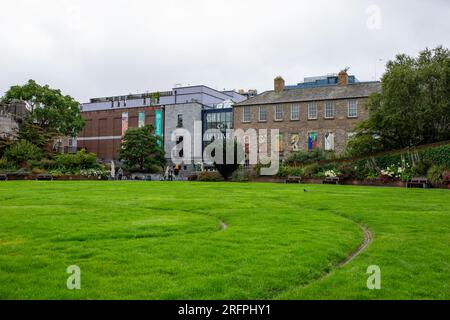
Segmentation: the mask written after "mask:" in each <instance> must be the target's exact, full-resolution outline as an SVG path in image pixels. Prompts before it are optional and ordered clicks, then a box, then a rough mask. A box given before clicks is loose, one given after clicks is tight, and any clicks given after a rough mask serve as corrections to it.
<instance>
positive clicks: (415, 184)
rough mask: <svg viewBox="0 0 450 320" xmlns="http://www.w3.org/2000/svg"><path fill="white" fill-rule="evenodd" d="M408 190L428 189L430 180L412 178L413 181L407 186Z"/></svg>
mask: <svg viewBox="0 0 450 320" xmlns="http://www.w3.org/2000/svg"><path fill="white" fill-rule="evenodd" d="M406 187H407V188H423V189H425V188H428V179H427V178H422V177H419V178H412V179H411V181H409V182H408V183H407V184H406Z"/></svg>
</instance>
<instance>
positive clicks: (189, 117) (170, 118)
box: [164, 102, 211, 172]
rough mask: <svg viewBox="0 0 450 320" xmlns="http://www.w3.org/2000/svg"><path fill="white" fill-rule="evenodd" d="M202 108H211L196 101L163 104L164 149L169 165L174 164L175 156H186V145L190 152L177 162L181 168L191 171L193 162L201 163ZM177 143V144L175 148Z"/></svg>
mask: <svg viewBox="0 0 450 320" xmlns="http://www.w3.org/2000/svg"><path fill="white" fill-rule="evenodd" d="M204 108H209V109H211V107H207V106H203V105H202V104H200V103H197V102H194V103H185V104H173V105H166V106H164V115H165V116H164V119H165V121H164V137H165V138H164V151H165V153H166V160H167V162H168V164H169V165H172V166H173V165H175V162H176V161H174V159H176V158H183V157H184V158H187V157H188V156H189V155H188V154H187V147H190V150H191V154H190V156H189V158H188V159H185V160H184V161H183V162H182V163H180V164H179V165H180V166H181V169H182V170H183V171H187V172H191V171H193V170H194V165H195V164H201V163H202V142H203V140H202V125H201V123H202V122H201V121H202V110H203V109H204ZM183 131H185V132H183ZM177 144H178V145H179V146H178V148H175V147H176V146H177ZM181 145H182V146H181Z"/></svg>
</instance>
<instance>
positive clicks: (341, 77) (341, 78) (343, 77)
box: [338, 69, 348, 86]
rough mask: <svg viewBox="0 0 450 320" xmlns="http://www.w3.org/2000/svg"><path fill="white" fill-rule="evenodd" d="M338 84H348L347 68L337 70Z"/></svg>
mask: <svg viewBox="0 0 450 320" xmlns="http://www.w3.org/2000/svg"><path fill="white" fill-rule="evenodd" d="M338 84H339V85H340V86H346V85H348V73H347V69H344V70H342V71H341V72H339V74H338Z"/></svg>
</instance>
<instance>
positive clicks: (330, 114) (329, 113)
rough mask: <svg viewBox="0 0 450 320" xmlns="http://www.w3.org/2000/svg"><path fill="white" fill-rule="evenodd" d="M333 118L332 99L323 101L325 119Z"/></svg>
mask: <svg viewBox="0 0 450 320" xmlns="http://www.w3.org/2000/svg"><path fill="white" fill-rule="evenodd" d="M333 118H334V105H333V102H332V101H327V102H325V119H333Z"/></svg>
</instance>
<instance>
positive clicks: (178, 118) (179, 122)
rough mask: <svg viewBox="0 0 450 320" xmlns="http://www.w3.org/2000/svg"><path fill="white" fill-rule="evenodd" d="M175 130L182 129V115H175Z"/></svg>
mask: <svg viewBox="0 0 450 320" xmlns="http://www.w3.org/2000/svg"><path fill="white" fill-rule="evenodd" d="M177 128H183V115H182V114H179V115H177Z"/></svg>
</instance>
